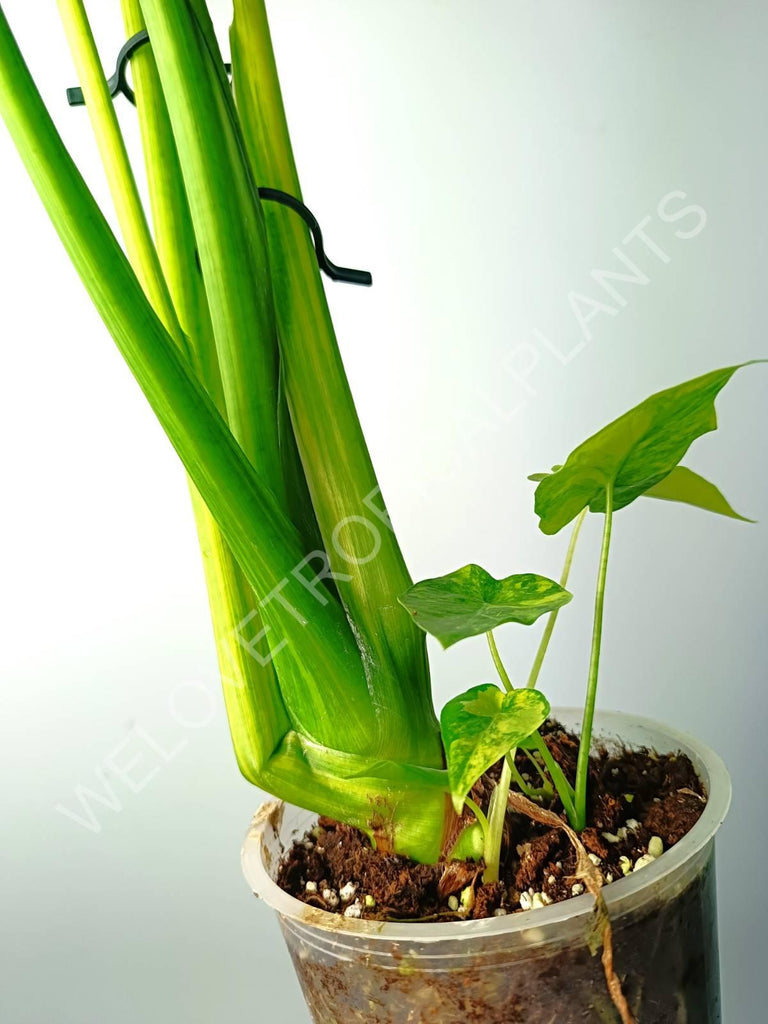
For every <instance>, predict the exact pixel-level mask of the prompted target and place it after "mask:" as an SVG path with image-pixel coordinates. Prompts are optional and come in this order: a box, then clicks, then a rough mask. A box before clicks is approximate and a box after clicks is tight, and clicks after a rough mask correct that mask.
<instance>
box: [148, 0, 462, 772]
mask: <svg viewBox="0 0 768 1024" xmlns="http://www.w3.org/2000/svg"><path fill="white" fill-rule="evenodd" d="M179 2H180V0H173V4H174V5H175V4H178V3H179ZM187 2H189V0H187ZM142 3H143V4H145V5H146V4H151V6H153V7H163V8H165V7H167V6H169V5H171V0H163V2H162V3H160V2H159V0H142ZM147 20H148V21H149V18H148V19H147ZM150 28H151V26H150ZM231 46H232V70H233V82H234V91H235V98H236V102H237V111H238V120H239V123H240V126H241V128H242V135H243V142H244V146H245V149H246V151H247V153H248V157H249V159H250V164H251V167H252V171H253V177H254V180H255V181H256V182H257V184H259V185H268V186H271V187H272V188H279V189H284V190H285V191H287V192H290V193H291V195H294V196H296V197H297V198H301V187H300V182H299V176H298V174H297V170H296V163H295V160H294V157H293V150H292V146H291V140H290V135H289V132H288V124H287V121H286V117H285V111H284V108H283V101H282V97H281V91H280V83H279V80H278V75H277V68H276V64H275V57H274V53H273V49H272V42H271V39H270V32H269V25H268V22H267V12H266V7H265V4H264V2H263V0H235V3H234V21H233V26H232V32H231ZM161 71H162V68H161ZM192 115H193V116H195V117H196V115H197V111H196V110H195V109H194V108H193V110H192ZM206 142H207V140H206ZM264 217H265V223H266V229H267V239H268V243H269V264H270V268H271V277H272V284H273V291H274V297H275V305H276V313H277V323H278V327H279V337H280V359H281V366H280V368H281V385H282V386H283V387H284V394H285V399H286V405H287V408H288V410H289V413H290V419H291V424H292V428H293V432H294V435H295V438H296V443H297V445H298V450H299V452H300V455H301V463H302V466H303V469H304V473H305V476H306V481H307V484H308V487H309V492H310V494H311V496H312V503H313V506H314V509H315V513H316V515H317V521H318V523H319V526H320V529H321V532H322V536H323V538H324V541H325V550H326V551H327V553H328V558H329V560H330V567H331V570H332V571H333V572H335V573H337V574H338V577H337V580H336V584H337V587H338V591H339V594H340V596H341V599H342V601H343V603H344V607H345V609H346V611H347V614H348V615H349V618H350V619H351V620H352V622H353V624H354V630H355V636H356V637H357V639H358V642H359V645H360V647H361V649H362V652H363V658H364V661H365V664H366V671H367V673H368V678H369V682H370V687H371V693H372V695H373V698H374V701H375V703H376V705H377V707H379V708H380V709H381V712H382V713H381V716H380V723H379V729H380V731H381V733H382V735H383V737H384V740H383V742H384V745H385V746H389V747H390V748H391V749H392V750H393V751H397V752H398V753H399V754H400V755H402V756H403V757H408V758H409V759H412V760H414V761H418V762H419V763H422V764H424V765H429V766H434V767H440V766H442V764H443V750H442V744H441V742H440V734H439V727H438V723H437V719H436V718H435V714H434V709H433V706H432V697H431V690H430V684H429V668H428V663H427V658H426V647H425V638H424V635H423V633H422V632H421V630H420V629H419V628H418V626H416V624H415V622H414V621H413V619H412V617H411V616H410V614H409V613H408V612H407V611H406V610H405V609H404V608H403V607H402V605H400V603H399V602H398V600H397V598H398V597H399V595H400V594H403V593H405V591H406V590H408V589H409V587H410V586H411V585H412V583H411V578H410V575H409V573H408V570H407V567H406V565H405V561H404V559H403V556H402V552H401V551H400V548H399V545H398V542H397V538H396V535H395V533H394V531H393V529H392V527H391V523H390V521H389V518H388V515H387V513H386V510H385V502H384V500H383V498H382V495H381V494H380V492H379V487H378V483H377V480H376V475H375V472H374V469H373V464H372V462H371V458H370V455H369V453H368V448H367V446H366V443H365V438H364V437H363V433H362V429H361V425H360V421H359V418H358V416H357V412H356V410H355V406H354V403H353V400H352V394H351V390H350V387H349V383H348V381H347V377H346V373H345V370H344V365H343V362H342V359H341V353H340V351H339V347H338V344H337V340H336V336H335V332H334V328H333V323H332V321H331V316H330V311H329V308H328V302H327V299H326V294H325V289H324V287H323V283H322V281H321V278H320V272H319V269H318V265H317V258H316V255H315V251H314V247H313V244H312V239H311V236H310V234H309V232H308V230H307V228H306V225H305V224H304V223H303V221H302V220H301V219H300V218H299V217H297V216H296V214H295V213H294V212H293V211H291V210H288V209H286V208H284V207H281V206H279V205H278V204H276V203H270V204H266V207H265V210H264ZM372 545H373V547H372ZM372 550H374V551H375V552H376V554H375V557H372V555H371V552H372Z"/></svg>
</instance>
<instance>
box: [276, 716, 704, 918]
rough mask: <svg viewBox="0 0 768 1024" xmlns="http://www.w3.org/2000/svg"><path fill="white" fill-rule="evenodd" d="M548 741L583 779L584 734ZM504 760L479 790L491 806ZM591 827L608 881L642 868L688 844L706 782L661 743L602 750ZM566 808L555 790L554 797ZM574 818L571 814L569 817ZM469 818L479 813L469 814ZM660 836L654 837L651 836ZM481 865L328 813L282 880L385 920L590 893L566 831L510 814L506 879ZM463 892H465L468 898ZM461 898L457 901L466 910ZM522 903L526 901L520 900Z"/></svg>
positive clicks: (522, 766)
mask: <svg viewBox="0 0 768 1024" xmlns="http://www.w3.org/2000/svg"><path fill="white" fill-rule="evenodd" d="M542 734H543V736H544V739H545V741H546V743H547V746H548V747H549V749H550V751H551V752H552V755H553V757H554V758H555V760H557V761H558V762H559V764H560V765H561V767H562V768H563V770H564V771H565V774H566V777H568V778H570V779H574V778H575V774H576V757H577V753H578V740H577V738H576V737H574V736H573V735H571V734H569V733H567V732H566V731H565V730H563V729H562V728H560V727H559V726H558V725H557V724H556V723H554V722H548V723H547V724H546V726H545V727H544V728H543V729H542ZM516 764H517V767H518V769H519V770H520V772H521V773H523V775H524V777H528V778H529V779H530V783H531V785H534V786H536V785H539V783H540V781H541V780H540V778H539V776H538V773H537V772H536V770H535V768H534V767H533V766H532V764H531V762H530V761H529V760H528V759H527V757H526V756H525V754H523V753H521V752H518V754H517V760H516ZM497 772H498V766H497V767H496V768H494V769H492V770H491V771H490V772H489V775H488V777H485V778H484V779H482V780H481V781H480V782H479V783H478V785H477V786H476V787H475V789H474V790H473V794H472V795H473V798H474V799H475V801H476V802H477V803H479V804H480V805H481V806H484V807H487V804H488V800H489V799H490V794H491V792H492V790H493V786H494V776H495V775H496V774H497ZM589 793H590V807H589V815H588V827H587V829H586V830H585V831H584V832H583V833H582V835H581V839H582V842H583V844H584V846H585V847H586V849H587V850H588V851H589V852H590V853H591V854H592V855H593V857H594V860H595V863H596V865H597V866H598V868H599V870H600V871H601V872H602V874H603V877H604V879H605V882H606V884H610V883H611V882H612V881H616V880H618V879H620V878H622V877H623V875H624V874H625V873H629V872H630V871H632V870H642V865H641V866H640V867H639V868H637V867H636V865H637V862H638V861H639V860H640V858H642V857H645V856H646V855H647V854H648V853H649V845H650V846H651V851H652V852H654V851H658V849H659V843H658V841H659V840H660V841H661V843H662V844H663V849H664V850H667V849H668V848H669V847H670V846H673V845H674V844H675V843H677V842H679V841H680V839H682V838H683V836H685V835H686V834H687V833H688V832H689V831H690V830H691V828H692V827H693V826H694V824H695V823H696V821H697V820H698V819H699V817H700V816H701V813H702V811H703V809H704V805H705V803H706V796H705V794H704V791H703V788H702V785H701V782H700V781H699V778H698V776H697V775H696V772H695V770H694V768H693V765H692V764H691V762H690V760H689V759H688V758H687V757H686V756H685V755H684V754H679V753H678V754H658V753H656V752H655V751H652V750H628V749H624V750H620V751H617V750H611V751H608V750H601V751H600V752H599V753H598V754H597V755H596V756H594V757H593V758H592V762H591V767H590V786H589ZM548 806H549V808H550V809H551V810H554V811H555V812H556V813H558V814H562V806H561V804H560V803H559V800H558V799H557V798H556V797H555V799H554V800H553V801H551V802H550V803H549V804H548ZM562 817H563V819H564V820H565V816H564V815H562ZM466 820H467V822H470V821H472V816H471V814H469V813H467V817H466ZM653 837H657V838H656V839H654V842H653V843H651V840H652V839H653ZM482 867H483V865H482V864H477V863H475V862H472V861H461V862H456V861H453V862H450V863H440V864H437V865H435V866H425V865H422V864H416V863H414V862H413V861H410V860H408V859H406V858H404V857H397V856H392V855H383V854H380V853H378V852H377V851H376V850H374V849H373V847H372V846H371V843H370V842H369V840H368V838H367V837H366V836H365V835H364V834H362V833H361V832H358V831H357V830H356V829H353V828H350V827H348V826H346V825H340V824H338V823H337V822H334V821H331V820H329V819H325V818H321V819H320V821H319V823H318V825H317V826H316V828H315V829H313V831H312V832H311V833H308V834H307V836H306V837H305V838H304V839H303V840H299V841H297V842H296V843H295V844H294V846H293V847H292V848H291V849H290V850H289V851H287V853H286V855H285V857H284V860H283V863H282V865H281V869H280V873H279V876H278V883H279V884H280V885H281V887H282V888H283V889H285V890H286V891H287V892H289V893H290V894H291V895H292V896H295V897H296V898H297V899H300V900H302V901H303V902H305V903H308V904H311V905H312V906H316V907H319V908H321V909H324V910H330V911H333V912H335V913H339V914H341V913H346V914H347V915H348V916H355V917H359V916H362V917H364V918H374V919H379V920H393V919H398V920H414V921H416V920H421V921H423V920H451V919H455V920H467V919H468V918H483V917H489V916H491V915H493V914H494V913H496V914H502V913H514V912H516V911H519V910H521V909H530V906H531V902H533V903H534V905H539V903H550V902H560V901H562V900H566V899H569V898H570V897H572V896H574V895H578V894H579V893H580V892H582V891H583V888H581V887H580V883H579V882H578V881H577V879H575V878H574V873H575V870H576V855H575V851H574V849H573V847H572V846H571V844H570V843H569V841H568V839H567V837H566V835H565V833H564V832H563V831H562V830H559V829H558V830H555V829H548V828H546V827H543V826H541V825H536V824H535V823H534V822H532V821H531V819H530V818H528V817H523V816H521V815H515V814H511V813H510V814H508V816H507V823H506V842H505V848H504V851H503V853H502V865H501V881H500V882H499V883H498V884H495V885H484V884H483V883H482ZM462 897H463V899H462ZM457 900H458V908H457V905H456V904H457ZM521 902H522V906H521Z"/></svg>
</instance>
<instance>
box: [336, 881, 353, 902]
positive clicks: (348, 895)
mask: <svg viewBox="0 0 768 1024" xmlns="http://www.w3.org/2000/svg"><path fill="white" fill-rule="evenodd" d="M356 892H357V886H356V885H355V883H354V882H347V884H346V885H343V886H342V887H341V889H339V896H340V897H341V900H342V902H343V903H349V901H350V900H351V899H352V897H353V896H354V895H355V893H356Z"/></svg>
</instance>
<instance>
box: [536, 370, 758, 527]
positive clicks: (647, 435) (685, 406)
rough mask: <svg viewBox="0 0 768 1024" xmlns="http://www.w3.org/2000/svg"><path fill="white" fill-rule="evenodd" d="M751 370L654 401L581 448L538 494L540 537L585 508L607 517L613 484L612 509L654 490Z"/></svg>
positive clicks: (717, 373)
mask: <svg viewBox="0 0 768 1024" xmlns="http://www.w3.org/2000/svg"><path fill="white" fill-rule="evenodd" d="M747 365H749V364H747V363H742V364H740V365H739V366H727V367H725V368H724V369H722V370H714V371H713V372H712V373H707V374H704V375H703V376H702V377H696V378H695V379H694V380H690V381H686V382H685V383H684V384H678V385H677V386H676V387H673V388H668V389H667V390H666V391H660V392H658V394H655V395H651V397H650V398H647V399H646V400H645V401H644V402H641V403H640V405H638V406H635V408H634V409H630V411H629V412H627V413H625V414H624V415H623V416H620V417H619V418H618V419H617V420H614V421H613V423H610V424H608V426H607V427H604V428H603V429H602V430H601V431H599V432H598V433H597V434H594V435H593V436H592V437H590V438H589V439H588V440H586V441H584V443H583V444H581V445H579V447H578V448H576V449H575V450H574V451H573V452H572V453H571V454H570V455H569V456H568V458H567V460H566V462H565V465H564V466H563V467H562V468H561V469H559V470H557V472H554V473H551V474H548V475H547V476H546V477H545V478H544V479H543V480H542V481H541V482H540V483H539V486H538V487H537V488H536V513H537V514H538V516H539V520H540V522H539V526H540V529H541V530H542V532H544V533H547V534H552V533H557V532H558V530H561V529H562V528H563V527H564V526H566V525H567V524H568V523H570V522H571V520H572V519H574V518H575V517H576V516H577V515H578V514H579V512H581V510H582V509H583V508H584V507H585V506H587V505H588V506H589V508H590V510H591V511H593V512H598V511H603V510H604V509H605V490H606V487H607V486H608V485H609V484H612V485H613V505H614V509H620V508H624V506H625V505H629V504H630V502H633V501H634V500H635V498H639V497H640V495H642V494H645V493H647V492H648V491H649V490H651V488H653V487H656V486H657V485H658V484H659V483H660V482H661V481H662V480H663V479H664V478H665V477H666V476H667V475H668V474H669V473H670V472H671V471H672V470H673V469H674V468H675V466H677V464H678V462H679V461H680V460H681V459H682V457H683V456H684V455H685V453H686V452H687V451H688V448H689V447H690V446H691V444H692V443H693V442H694V441H695V440H696V438H697V437H701V436H702V434H706V433H708V432H709V431H711V430H715V429H716V428H717V416H716V415H715V398H716V397H717V395H718V394H719V393H720V391H722V389H723V388H724V387H725V385H726V384H727V383H728V381H729V380H730V379H731V377H732V376H733V375H734V373H736V371H737V370H739V369H741V366H747Z"/></svg>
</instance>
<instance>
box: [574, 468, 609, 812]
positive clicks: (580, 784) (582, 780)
mask: <svg viewBox="0 0 768 1024" xmlns="http://www.w3.org/2000/svg"><path fill="white" fill-rule="evenodd" d="M612 527H613V484H612V483H609V484H608V485H607V486H606V488H605V524H604V526H603V545H602V549H601V551H600V566H599V569H598V573H597V588H596V590H595V616H594V622H593V627H592V651H591V654H590V659H589V677H588V680H587V699H586V702H585V705H584V720H583V722H582V726H581V741H580V743H579V759H578V765H577V768H576V823H575V825H574V827H575V828H576V829H577V831H581V830H582V829H584V828H585V827H586V824H587V779H588V775H589V752H590V748H591V745H592V726H593V723H594V718H595V700H596V698H597V679H598V673H599V669H600V645H601V641H602V636H603V609H604V604H605V581H606V577H607V574H608V554H609V551H610V547H611V530H612Z"/></svg>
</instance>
